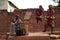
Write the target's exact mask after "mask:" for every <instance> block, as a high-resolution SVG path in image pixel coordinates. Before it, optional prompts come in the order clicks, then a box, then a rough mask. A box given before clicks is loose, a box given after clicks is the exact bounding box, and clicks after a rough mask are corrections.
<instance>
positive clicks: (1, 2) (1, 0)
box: [0, 0, 8, 10]
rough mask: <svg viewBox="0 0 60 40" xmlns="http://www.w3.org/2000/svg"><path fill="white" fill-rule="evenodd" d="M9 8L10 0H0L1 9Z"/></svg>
mask: <svg viewBox="0 0 60 40" xmlns="http://www.w3.org/2000/svg"><path fill="white" fill-rule="evenodd" d="M7 8H8V0H0V10H3V9H7Z"/></svg>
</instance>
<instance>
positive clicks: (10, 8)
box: [8, 3, 16, 12]
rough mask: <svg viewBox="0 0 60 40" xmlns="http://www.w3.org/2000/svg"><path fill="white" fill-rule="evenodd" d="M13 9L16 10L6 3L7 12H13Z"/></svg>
mask: <svg viewBox="0 0 60 40" xmlns="http://www.w3.org/2000/svg"><path fill="white" fill-rule="evenodd" d="M14 9H16V8H14V7H13V6H11V5H10V4H9V3H8V12H12V11H14Z"/></svg>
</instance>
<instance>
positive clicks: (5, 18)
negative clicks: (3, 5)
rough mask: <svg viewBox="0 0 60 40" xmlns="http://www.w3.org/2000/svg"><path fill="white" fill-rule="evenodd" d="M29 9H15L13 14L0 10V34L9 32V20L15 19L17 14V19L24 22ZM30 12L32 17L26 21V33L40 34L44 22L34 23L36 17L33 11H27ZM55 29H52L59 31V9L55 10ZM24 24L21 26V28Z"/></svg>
mask: <svg viewBox="0 0 60 40" xmlns="http://www.w3.org/2000/svg"><path fill="white" fill-rule="evenodd" d="M27 10H29V9H17V10H14V12H7V11H6V10H2V11H1V10H0V32H7V31H9V28H10V23H11V19H12V18H15V15H16V14H18V15H19V17H20V18H21V19H22V20H23V21H25V20H24V16H25V14H26V11H27ZM29 11H31V12H32V15H31V17H30V19H29V20H26V21H27V22H28V24H27V25H28V31H30V32H40V31H43V29H44V22H43V23H40V22H39V23H38V24H37V22H36V18H35V17H36V16H35V13H34V10H33V9H31V10H29ZM55 17H56V18H55V27H54V31H60V7H59V8H57V7H56V8H55ZM24 25H25V24H23V25H22V27H23V26H24ZM47 30H48V31H50V28H49V27H48V29H47Z"/></svg>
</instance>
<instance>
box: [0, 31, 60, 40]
mask: <svg viewBox="0 0 60 40" xmlns="http://www.w3.org/2000/svg"><path fill="white" fill-rule="evenodd" d="M6 38H7V34H6V35H5V34H4V35H0V40H6ZM52 38H53V39H59V38H60V35H56V34H50V35H49V34H48V33H47V32H29V34H28V35H24V36H9V37H8V39H10V40H50V39H52Z"/></svg>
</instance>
